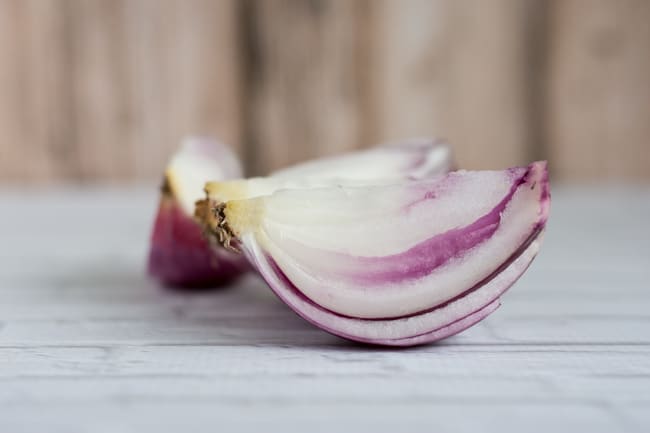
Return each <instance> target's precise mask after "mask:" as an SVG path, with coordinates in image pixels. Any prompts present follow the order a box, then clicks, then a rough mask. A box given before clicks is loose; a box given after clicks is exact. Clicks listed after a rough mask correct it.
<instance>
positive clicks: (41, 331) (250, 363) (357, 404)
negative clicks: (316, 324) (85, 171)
mask: <svg viewBox="0 0 650 433" xmlns="http://www.w3.org/2000/svg"><path fill="white" fill-rule="evenodd" d="M155 201H156V197H155V196H154V195H153V194H152V193H150V192H148V191H145V190H126V189H123V190H106V189H103V190H100V189H92V190H60V189H59V190H54V191H49V192H39V191H31V192H19V191H16V190H4V191H2V192H0V259H1V262H2V265H0V432H2V433H5V432H7V433H9V432H11V433H19V432H30V433H31V432H38V431H43V432H48V433H57V432H66V433H67V432H148V431H151V432H156V433H158V432H167V431H179V430H183V431H187V432H199V431H210V432H214V431H219V432H221V431H223V432H231V431H284V432H287V431H296V432H307V431H308V432H320V431H323V432H333V431H359V432H363V431H369V432H370V431H372V432H373V433H377V432H397V431H408V432H417V431H422V432H478V431H498V432H508V431H513V432H537V431H539V432H550V431H552V432H564V431H566V432H569V431H585V432H590V433H595V432H626V431H630V432H636V431H638V432H647V431H650V283H649V281H650V229H649V228H648V226H647V224H648V222H649V221H650V188H639V187H637V188H614V187H608V188H595V187H593V188H556V189H555V193H554V197H553V208H552V214H551V220H550V225H549V230H548V233H547V236H546V241H545V245H544V247H543V249H542V253H541V255H540V257H539V258H538V259H537V261H536V262H535V263H534V264H533V266H532V268H531V269H530V270H529V272H528V273H527V274H526V275H525V276H524V277H523V278H522V279H521V280H520V282H519V283H518V284H517V285H516V286H515V287H514V288H513V290H512V291H511V292H509V293H508V294H507V295H506V296H505V298H504V299H503V306H502V307H501V308H500V309H499V310H498V311H497V312H496V313H495V314H493V315H492V316H491V317H489V318H488V319H487V320H486V321H484V322H483V323H482V324H480V325H478V326H476V327H474V328H472V329H470V330H468V331H467V332H465V333H463V334H461V335H459V336H457V337H454V338H451V339H448V340H445V341H443V342H441V343H439V344H436V345H431V346H425V347H418V348H414V349H409V350H395V349H378V348H369V347H364V346H358V345H354V344H352V343H348V342H345V341H342V340H339V339H337V338H335V337H333V336H330V335H328V334H325V333H323V332H321V331H319V330H317V329H315V328H313V327H311V326H310V325H308V324H306V323H305V322H303V321H302V320H301V319H299V318H297V317H296V316H295V315H294V314H292V313H291V312H290V311H288V310H287V308H286V307H285V306H284V305H283V304H281V303H280V302H279V301H277V300H276V299H275V298H274V297H273V296H272V295H270V294H269V292H268V290H266V289H265V286H264V284H263V283H262V282H260V281H258V280H257V279H255V278H253V277H251V278H247V279H245V280H243V281H242V282H241V283H240V284H239V285H238V287H233V288H231V289H229V290H223V291H217V292H210V293H198V294H197V293H175V292H171V291H168V290H163V289H160V288H158V287H157V286H156V285H155V284H153V283H152V282H150V281H148V280H147V278H146V277H145V276H144V271H143V269H144V257H145V255H146V249H147V238H148V235H149V228H150V227H149V226H150V223H151V218H152V215H153V212H154V209H155V206H156V204H155Z"/></svg>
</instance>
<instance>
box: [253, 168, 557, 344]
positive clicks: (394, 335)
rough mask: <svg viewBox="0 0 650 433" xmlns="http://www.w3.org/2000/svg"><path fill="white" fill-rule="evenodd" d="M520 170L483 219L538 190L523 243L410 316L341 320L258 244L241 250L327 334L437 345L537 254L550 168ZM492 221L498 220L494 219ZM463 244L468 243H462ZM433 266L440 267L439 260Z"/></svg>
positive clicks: (482, 312)
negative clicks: (521, 193)
mask: <svg viewBox="0 0 650 433" xmlns="http://www.w3.org/2000/svg"><path fill="white" fill-rule="evenodd" d="M513 170H515V169H513ZM519 170H523V171H522V172H521V176H520V177H519V178H518V179H515V181H514V184H513V189H512V190H511V192H510V193H509V195H508V196H507V197H505V198H504V201H502V202H501V203H500V204H499V205H498V206H497V207H496V208H495V209H494V210H493V212H491V213H490V214H488V216H486V217H484V218H486V219H487V220H488V221H487V224H486V227H492V226H494V225H495V224H496V225H498V224H499V222H500V221H499V219H500V218H501V212H502V210H503V209H501V208H502V207H505V206H506V205H507V202H508V200H509V198H511V197H512V196H513V195H514V193H515V192H516V191H517V190H519V189H520V188H530V189H531V190H533V189H534V188H536V187H537V188H539V196H538V198H537V202H538V213H537V218H536V220H535V221H531V225H530V232H529V234H528V236H527V237H526V239H525V241H524V242H523V243H522V244H521V245H520V246H519V247H518V248H516V249H515V250H514V251H512V254H511V255H510V256H509V257H508V259H507V260H505V261H504V262H501V263H495V266H494V270H493V272H492V273H491V274H490V275H488V276H486V277H485V279H483V280H482V281H481V282H479V283H478V284H477V285H475V286H473V287H468V288H466V289H465V290H463V291H461V294H460V295H458V296H455V297H454V298H452V299H449V300H447V301H445V302H443V303H441V304H438V305H436V306H434V307H432V308H428V309H426V310H423V311H421V312H418V313H415V314H412V315H408V316H403V317H395V318H385V319H381V318H380V319H361V318H354V317H349V316H343V315H341V314H338V313H336V312H333V311H330V310H328V309H326V308H324V307H322V306H320V305H318V304H316V303H315V302H313V301H312V300H311V299H309V298H308V297H307V296H305V295H304V294H303V293H302V292H301V291H300V289H299V288H298V287H296V286H295V285H293V283H292V282H291V281H290V280H289V278H288V277H287V276H286V275H285V274H284V273H283V272H282V270H281V269H280V268H279V266H277V265H276V264H275V262H274V261H273V259H272V258H271V257H269V256H268V255H267V254H266V253H265V252H264V251H262V249H261V248H260V247H259V245H257V244H256V243H255V241H252V240H251V239H250V238H249V239H243V242H242V246H243V250H244V252H245V254H246V255H247V257H248V258H249V260H250V261H251V263H252V264H253V265H254V266H255V268H257V270H258V271H259V272H260V274H261V276H262V277H263V278H264V279H265V280H266V282H267V283H268V284H269V285H270V287H271V288H272V290H273V291H274V292H275V293H276V295H277V296H278V297H279V298H280V299H282V300H283V301H284V302H285V303H286V304H287V305H288V306H289V307H290V308H292V309H293V310H294V311H295V312H296V313H297V314H298V315H300V316H301V317H303V318H304V319H306V320H307V321H309V322H311V323H312V324H314V325H316V326H318V327H319V328H321V329H323V330H325V331H327V332H329V333H332V334H334V335H337V336H340V337H343V338H346V339H349V340H352V341H356V342H362V343H368V344H377V345H387V346H412V345H418V344H425V343H430V342H433V341H437V340H440V339H442V338H446V337H449V336H451V335H454V334H456V333H458V332H461V331H463V330H465V329H467V328H469V327H471V326H473V325H474V324H476V323H478V322H480V321H481V320H483V319H484V318H485V317H487V316H488V315H489V314H491V313H492V312H493V311H495V310H496V309H497V307H498V306H499V305H500V301H499V297H500V296H501V295H502V294H503V293H504V292H505V291H506V290H508V289H509V288H510V287H511V286H512V285H513V284H514V283H515V282H516V281H517V279H518V278H519V277H520V276H521V275H522V274H523V273H524V272H525V271H526V269H527V268H528V267H529V266H530V264H531V262H532V260H533V259H534V257H535V256H536V254H537V251H538V248H539V245H540V243H541V235H542V233H543V231H544V229H545V225H546V221H547V219H548V214H549V208H550V189H549V182H548V171H547V166H546V163H545V162H538V163H533V164H531V165H530V166H528V167H526V168H524V169H519ZM504 203H505V204H504ZM494 218H496V219H497V220H496V221H492V220H493V219H494ZM479 221H480V220H479ZM479 221H477V222H479ZM483 222H486V221H483ZM479 225H480V224H479ZM490 231H491V228H490V229H488V230H487V231H486V230H483V229H481V230H480V232H481V234H485V238H489V236H490V235H491V233H490ZM492 233H493V232H492ZM447 234H448V233H446V234H443V235H447ZM455 236H456V237H461V238H462V237H463V233H456V234H455ZM470 237H471V238H474V237H475V236H470ZM478 238H479V240H478V241H477V242H473V241H472V242H470V244H472V245H471V247H472V248H480V243H481V240H480V239H483V237H482V236H478ZM454 244H455V243H454ZM459 244H462V245H464V244H465V243H464V242H462V241H459ZM468 246H469V245H468ZM463 250H464V248H461V249H460V250H459V251H460V252H462V251H463ZM459 251H456V253H458V252H459ZM456 256H457V255H456ZM429 265H431V266H432V267H433V268H435V267H437V265H438V260H434V261H432V262H431V263H429ZM416 273H417V274H418V275H420V274H421V273H422V271H421V270H417V271H416ZM386 277H387V278H389V279H390V280H391V281H392V282H395V281H396V280H395V278H394V276H392V275H390V276H388V275H386ZM403 277H405V279H406V280H408V279H410V278H411V277H412V276H411V275H408V272H407V273H406V274H405V275H403ZM343 278H345V276H343ZM383 334H385V335H383Z"/></svg>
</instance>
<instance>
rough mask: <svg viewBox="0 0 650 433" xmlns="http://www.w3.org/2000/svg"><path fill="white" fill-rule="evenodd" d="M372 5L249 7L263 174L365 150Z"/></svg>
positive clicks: (292, 0)
mask: <svg viewBox="0 0 650 433" xmlns="http://www.w3.org/2000/svg"><path fill="white" fill-rule="evenodd" d="M364 7H365V2H350V1H347V0H312V1H296V0H271V1H263V2H253V3H251V4H249V8H248V9H249V11H250V13H251V17H250V23H249V26H248V30H249V31H250V32H251V33H252V34H251V35H250V40H249V45H250V47H249V49H250V64H249V67H250V68H251V71H250V78H251V80H250V82H249V86H250V88H249V93H248V95H247V101H248V102H249V103H250V106H249V108H250V111H249V118H248V121H249V122H250V123H249V125H248V126H249V127H250V129H249V131H248V140H249V141H250V143H251V144H252V145H253V151H252V152H251V154H250V156H251V158H250V163H251V165H252V166H253V169H254V171H255V172H256V173H263V172H266V171H268V170H271V169H275V168H278V167H280V166H283V165H286V164H288V163H292V162H296V161H300V160H303V159H307V158H310V157H314V156H317V155H325V154H330V153H336V152H341V151H345V150H349V149H353V148H355V147H357V146H358V145H359V142H360V137H361V135H362V134H363V131H362V128H363V125H362V121H361V104H362V100H361V98H360V94H361V92H362V90H361V85H360V81H359V78H360V77H359V74H360V68H361V65H359V59H358V58H357V55H358V43H359V41H360V40H361V38H362V35H361V32H362V29H360V28H359V26H358V25H357V24H358V22H359V17H360V15H361V14H362V13H363V10H364Z"/></svg>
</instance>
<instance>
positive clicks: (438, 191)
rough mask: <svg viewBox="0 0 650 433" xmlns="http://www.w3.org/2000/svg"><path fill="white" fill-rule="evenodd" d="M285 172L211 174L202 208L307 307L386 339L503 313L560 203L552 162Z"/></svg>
mask: <svg viewBox="0 0 650 433" xmlns="http://www.w3.org/2000/svg"><path fill="white" fill-rule="evenodd" d="M282 181H283V182H284V183H282V182H279V181H278V179H277V178H258V179H252V180H250V181H240V182H237V183H236V185H235V184H232V183H230V182H225V183H220V182H211V183H208V184H207V186H206V191H207V193H208V197H207V199H205V200H203V201H201V202H199V203H198V204H197V216H198V217H199V219H200V220H201V221H202V223H203V224H204V225H205V226H206V228H207V230H208V231H209V232H210V233H211V234H212V237H213V239H216V240H218V242H219V243H221V244H222V245H224V246H226V247H229V248H235V249H239V250H241V251H242V252H243V253H244V254H245V256H246V257H247V258H248V259H249V261H250V262H251V263H252V264H253V266H254V267H255V268H256V269H257V270H258V271H259V273H260V274H261V276H262V277H263V278H264V279H265V280H266V282H267V283H268V284H269V286H270V287H271V288H272V289H273V291H274V292H275V293H276V294H277V295H278V296H279V297H280V298H281V299H282V300H283V301H284V302H285V303H286V304H287V305H288V306H289V307H291V308H292V309H293V310H294V311H295V312H296V313H298V314H299V315H300V316H302V317H303V318H305V319H306V320H308V321H310V322H312V323H313V324H315V325H316V326H318V327H320V328H322V329H324V330H326V331H329V332H331V333H333V334H336V335H339V336H341V337H344V338H348V339H351V340H356V341H361V342H368V343H375V344H383V345H399V346H404V345H413V344H421V343H426V342H431V341H434V340H438V339H441V338H445V337H448V336H450V335H453V334H456V333H457V332H460V331H462V330H463V329H466V328H467V327H469V326H471V325H473V324H475V323H477V322H478V321H480V320H482V319H483V318H484V317H486V316H487V315H489V314H490V313H491V312H492V311H494V310H495V309H496V308H497V307H498V305H499V297H500V295H501V294H502V293H503V292H504V291H505V290H507V289H508V288H509V287H510V286H511V285H512V284H513V283H514V282H515V281H516V280H517V279H518V278H519V277H520V276H521V275H522V273H523V272H524V271H525V270H526V269H527V267H528V266H529V264H530V263H531V261H532V260H533V258H534V257H535V255H536V254H537V251H538V249H539V244H540V241H541V234H542V232H543V230H544V226H545V224H546V220H547V217H548V211H549V205H550V194H549V184H548V173H547V167H546V163H545V162H535V163H533V164H531V165H529V166H527V167H515V168H511V169H508V170H504V171H476V172H470V171H456V172H451V173H448V174H446V175H442V176H440V175H438V176H433V177H427V176H426V175H425V176H415V175H414V176H407V177H406V178H401V179H400V178H398V177H393V178H390V179H374V180H369V179H368V178H365V179H361V178H357V179H353V178H346V179H342V178H340V179H338V180H337V181H332V182H331V183H329V184H328V183H327V182H325V181H323V180H322V179H308V178H307V177H303V179H302V180H301V181H298V180H295V179H284V180H282ZM285 181H286V182H285Z"/></svg>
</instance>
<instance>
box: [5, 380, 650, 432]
mask: <svg viewBox="0 0 650 433" xmlns="http://www.w3.org/2000/svg"><path fill="white" fill-rule="evenodd" d="M250 392H251V394H254V392H255V390H254V389H250ZM81 409H82V410H80V406H79V405H77V404H76V403H75V402H73V403H72V404H70V403H67V402H66V401H65V400H64V401H56V402H50V403H48V404H46V405H26V406H22V407H21V406H17V407H16V406H13V407H10V408H9V411H8V412H9V416H7V417H4V419H3V420H2V421H0V423H4V424H5V429H6V430H8V431H12V432H31V431H34V430H39V431H40V430H47V431H54V432H73V433H76V432H86V431H93V430H96V429H97V424H98V422H100V423H101V426H102V428H103V429H104V430H108V431H136V430H137V431H147V432H158V433H160V432H175V431H180V430H185V429H188V430H191V431H193V432H212V431H214V429H215V427H214V426H220V428H224V429H229V430H237V431H239V432H251V433H253V432H259V431H260V430H262V429H263V430H265V431H270V432H294V431H295V432H304V431H310V432H315V433H325V432H331V431H334V430H339V429H341V428H344V429H346V430H347V429H349V430H351V431H363V432H371V431H372V432H377V433H381V432H394V431H400V430H401V429H404V426H405V425H406V426H408V431H409V432H414V433H417V432H423V433H424V432H431V430H432V428H434V429H436V430H439V431H452V432H459V433H470V432H476V431H495V432H520V431H526V432H531V433H537V432H540V433H542V432H548V431H589V432H590V433H611V432H614V431H628V432H632V433H635V432H638V433H642V432H644V431H645V430H644V429H643V428H642V427H643V426H641V425H632V426H630V425H629V424H626V419H625V418H623V419H622V418H621V417H620V416H618V413H617V410H618V407H610V406H608V405H606V404H603V403H602V402H600V401H590V402H571V401H565V400H559V401H556V402H549V403H546V404H544V403H539V402H531V403H528V402H523V403H522V402H517V400H516V399H512V400H505V401H504V400H499V399H494V400H492V401H489V402H487V401H481V402H477V403H474V402H471V401H470V402H464V401H462V400H460V399H458V400H455V401H454V400H451V401H450V400H442V401H440V400H436V399H432V400H421V401H416V402H413V401H409V402H387V403H385V404H377V403H363V402H359V403H358V404H350V405H345V404H337V403H319V404H314V403H313V402H303V403H300V402H298V403H295V404H286V402H285V401H283V400H281V399H279V400H276V401H273V402H269V403H254V402H251V400H250V399H249V398H243V399H234V400H231V401H228V402H223V403H221V404H215V402H211V401H196V400H195V399H185V400H184V401H178V400H175V401H160V402H138V400H137V397H131V398H127V397H121V398H118V399H117V400H116V401H114V402H113V403H112V404H109V405H107V404H101V403H100V404H85V405H83V406H81ZM645 409H647V408H644V407H643V405H637V406H636V408H634V409H630V412H631V413H633V414H634V415H636V416H639V417H640V416H642V415H641V413H640V412H641V411H643V410H645ZM35 412H37V413H38V416H34V413H35ZM333 414H336V415H335V416H333Z"/></svg>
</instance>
